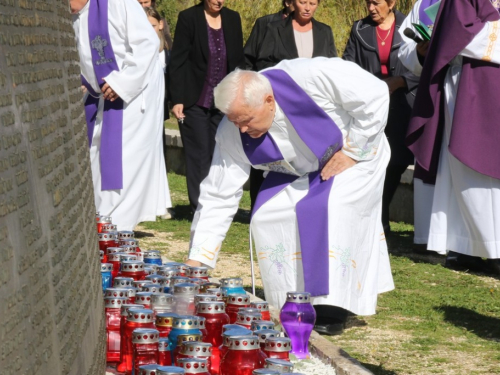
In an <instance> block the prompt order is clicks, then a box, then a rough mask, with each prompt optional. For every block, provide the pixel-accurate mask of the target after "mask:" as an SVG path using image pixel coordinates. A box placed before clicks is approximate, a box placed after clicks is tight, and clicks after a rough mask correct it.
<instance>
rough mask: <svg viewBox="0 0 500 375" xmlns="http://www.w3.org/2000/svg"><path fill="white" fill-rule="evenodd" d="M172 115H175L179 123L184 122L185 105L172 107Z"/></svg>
mask: <svg viewBox="0 0 500 375" xmlns="http://www.w3.org/2000/svg"><path fill="white" fill-rule="evenodd" d="M172 113H173V114H174V116H175V118H176V119H177V120H179V121H184V117H186V115H184V104H176V105H174V106H173V107H172Z"/></svg>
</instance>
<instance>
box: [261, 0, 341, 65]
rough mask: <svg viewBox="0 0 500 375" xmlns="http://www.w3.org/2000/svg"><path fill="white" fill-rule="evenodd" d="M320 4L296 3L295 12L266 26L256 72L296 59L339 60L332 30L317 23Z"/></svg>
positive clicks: (296, 0) (317, 0) (315, 0)
mask: <svg viewBox="0 0 500 375" xmlns="http://www.w3.org/2000/svg"><path fill="white" fill-rule="evenodd" d="M319 3H320V0H293V7H294V9H295V10H294V12H293V13H292V14H291V16H290V17H287V18H286V19H284V20H281V21H277V22H272V23H270V24H269V25H268V26H267V31H266V36H265V37H264V41H263V42H262V48H261V50H260V51H259V55H258V56H257V63H256V66H257V69H258V70H261V69H264V68H269V67H272V66H275V65H276V64H278V63H279V62H280V61H282V60H291V59H295V58H297V57H309V58H310V57H318V56H323V57H337V50H336V48H335V42H334V39H333V33H332V29H331V28H330V26H328V25H326V24H324V23H321V22H318V21H316V20H315V19H314V13H315V12H316V10H317V8H318V6H319Z"/></svg>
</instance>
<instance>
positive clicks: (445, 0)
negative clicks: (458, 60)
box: [406, 0, 500, 179]
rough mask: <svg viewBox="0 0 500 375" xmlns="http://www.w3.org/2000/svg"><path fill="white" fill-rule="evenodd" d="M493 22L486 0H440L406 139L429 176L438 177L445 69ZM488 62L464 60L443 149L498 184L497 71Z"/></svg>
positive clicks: (499, 108)
mask: <svg viewBox="0 0 500 375" xmlns="http://www.w3.org/2000/svg"><path fill="white" fill-rule="evenodd" d="M498 19H500V16H499V14H498V11H497V10H496V9H495V8H494V7H493V6H492V4H491V3H490V1H489V0H442V3H441V7H440V9H439V12H438V15H437V19H436V24H435V26H434V30H433V32H432V38H431V42H430V45H429V50H428V53H427V56H426V58H425V63H424V66H423V70H422V76H421V78H420V84H419V90H418V93H417V97H416V99H415V105H414V107H413V114H412V119H411V121H410V124H409V127H408V134H407V137H406V143H407V145H408V148H409V149H410V150H411V151H412V152H413V154H414V155H415V158H416V159H417V161H418V163H419V164H420V165H421V166H422V167H423V168H424V169H425V170H426V171H428V172H429V174H431V175H432V174H436V172H437V166H438V161H439V153H440V149H441V140H442V137H443V130H444V111H445V103H444V80H445V77H446V73H447V71H448V64H449V63H450V62H451V61H452V60H453V59H454V58H455V57H456V56H458V55H459V53H460V52H461V51H462V50H463V49H464V48H465V47H466V46H467V45H468V44H469V43H470V42H471V41H472V40H473V39H474V37H475V36H476V35H477V34H478V33H479V32H480V31H481V30H482V29H483V27H484V26H485V22H487V21H496V20H498ZM490 40H491V38H490ZM491 42H492V43H494V41H491ZM485 53H486V51H485ZM489 58H490V57H489V56H488V55H487V54H485V56H484V57H483V60H476V59H470V58H466V57H464V58H463V66H462V73H461V77H460V82H459V86H458V92H457V97H456V104H455V113H454V114H453V125H452V130H451V136H450V143H449V145H448V147H449V151H450V153H451V154H452V155H453V156H455V157H456V158H457V159H458V160H460V162H462V163H463V164H465V165H467V166H468V167H470V168H472V169H473V170H475V171H477V172H479V173H482V174H485V175H487V176H490V177H493V178H497V179H500V163H498V159H499V151H498V150H499V148H498V145H499V144H500V132H499V131H498V129H496V127H497V126H496V121H497V119H498V118H500V106H499V105H498V100H497V98H498V97H499V91H498V87H497V83H498V82H500V69H499V65H497V64H493V63H491V62H489V61H488V59H489Z"/></svg>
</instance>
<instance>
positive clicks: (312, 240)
mask: <svg viewBox="0 0 500 375" xmlns="http://www.w3.org/2000/svg"><path fill="white" fill-rule="evenodd" d="M261 74H263V75H264V76H266V77H267V78H268V79H269V81H270V82H271V86H272V88H273V93H274V97H275V99H276V102H277V103H278V105H279V106H280V107H281V109H282V110H283V112H284V113H285V115H286V117H287V118H288V119H289V120H290V123H291V124H292V125H293V127H294V129H295V130H296V132H297V134H298V135H299V137H300V138H301V139H302V141H304V143H305V144H306V145H307V147H309V149H310V150H311V151H312V152H313V153H314V154H315V155H316V157H317V158H318V162H319V163H318V164H319V169H318V170H317V171H315V172H311V173H309V191H308V193H307V195H306V196H305V197H304V198H302V199H301V200H300V201H299V202H298V203H297V205H296V207H295V211H296V214H297V223H298V228H299V236H300V246H301V249H302V265H303V269H304V285H305V290H306V291H307V292H310V293H311V295H312V296H322V295H328V294H330V291H329V282H328V281H329V242H328V198H329V196H330V190H331V187H332V184H333V181H334V178H331V179H329V180H328V181H323V180H322V179H321V176H320V173H321V169H322V168H323V166H324V165H325V164H326V162H328V160H330V158H331V157H332V156H333V154H334V153H335V152H337V151H338V150H340V149H341V148H342V145H343V142H342V139H343V137H342V133H341V132H340V130H339V128H338V126H337V125H336V124H335V122H334V121H333V120H332V119H331V118H330V117H329V116H328V115H327V114H326V113H325V111H323V110H322V109H321V108H320V107H319V106H318V105H317V104H316V103H315V102H314V101H313V100H312V98H311V97H310V96H309V95H307V94H306V93H305V92H304V90H302V88H300V86H299V85H298V84H297V83H296V82H295V81H294V80H293V79H292V78H291V77H290V76H289V75H288V74H287V73H286V72H285V71H283V70H280V69H272V70H268V71H266V72H263V73H261ZM241 140H242V145H243V149H244V151H245V153H246V155H247V157H248V159H249V160H250V162H251V163H252V164H253V165H258V164H265V163H273V162H276V161H281V160H283V159H284V158H283V155H282V154H281V152H280V150H279V149H278V147H277V145H276V143H275V141H274V140H273V138H272V136H271V135H270V134H269V133H266V134H264V135H263V136H262V137H260V138H255V139H254V138H251V137H250V136H248V134H246V133H242V134H241ZM278 169H279V167H278ZM297 178H298V176H295V175H291V174H286V173H281V172H279V171H271V172H269V174H268V176H267V177H266V179H265V180H264V183H263V184H262V187H261V189H260V191H259V195H258V196H257V201H256V202H255V207H254V213H255V212H257V210H258V209H259V208H260V207H261V206H262V205H263V204H264V203H266V202H267V201H268V200H269V199H271V198H272V197H274V196H275V195H276V194H278V193H279V192H280V191H281V190H283V189H284V188H286V187H287V186H288V185H289V184H290V183H292V182H293V181H295V180H296V179H297Z"/></svg>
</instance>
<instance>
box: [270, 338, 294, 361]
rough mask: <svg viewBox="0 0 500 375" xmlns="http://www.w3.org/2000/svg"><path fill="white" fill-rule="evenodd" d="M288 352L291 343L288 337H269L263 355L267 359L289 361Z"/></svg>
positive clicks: (290, 348)
mask: <svg viewBox="0 0 500 375" xmlns="http://www.w3.org/2000/svg"><path fill="white" fill-rule="evenodd" d="M290 350H292V341H291V340H290V339H289V338H288V337H269V338H268V339H267V340H266V345H265V348H264V353H265V354H266V355H267V357H268V358H278V359H284V360H285V361H289V360H290V355H289V354H290Z"/></svg>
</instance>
